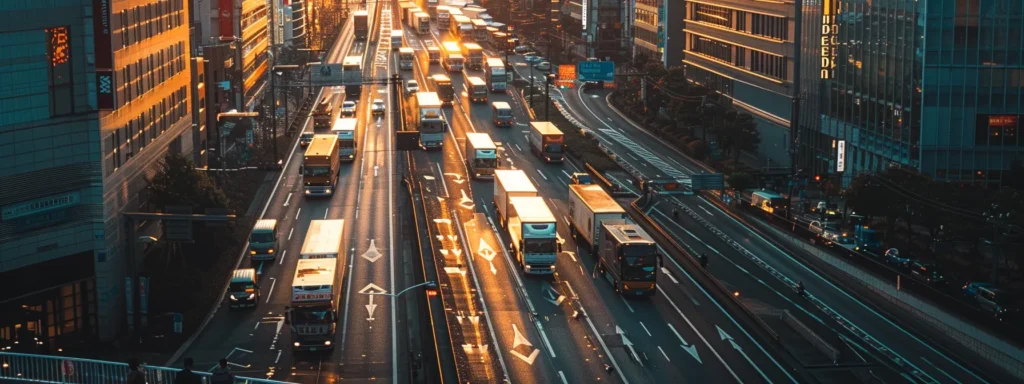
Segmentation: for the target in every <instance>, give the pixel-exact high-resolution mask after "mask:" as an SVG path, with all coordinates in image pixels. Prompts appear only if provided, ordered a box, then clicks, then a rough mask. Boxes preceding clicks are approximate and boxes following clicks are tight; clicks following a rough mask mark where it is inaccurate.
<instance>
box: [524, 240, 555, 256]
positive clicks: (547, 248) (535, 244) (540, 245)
mask: <svg viewBox="0 0 1024 384" xmlns="http://www.w3.org/2000/svg"><path fill="white" fill-rule="evenodd" d="M557 241H558V240H557V239H526V240H523V253H555V248H556V246H555V242H557Z"/></svg>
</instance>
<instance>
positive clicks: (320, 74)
mask: <svg viewBox="0 0 1024 384" xmlns="http://www.w3.org/2000/svg"><path fill="white" fill-rule="evenodd" d="M309 65H311V66H313V68H312V69H311V71H310V74H311V76H312V77H313V78H312V79H311V81H312V82H313V85H323V84H334V85H338V84H341V83H342V81H341V64H324V63H310V64H309Z"/></svg>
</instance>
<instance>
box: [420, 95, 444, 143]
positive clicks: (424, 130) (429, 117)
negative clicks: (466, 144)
mask: <svg viewBox="0 0 1024 384" xmlns="http://www.w3.org/2000/svg"><path fill="white" fill-rule="evenodd" d="M413 102H414V103H416V105H415V106H414V108H413V109H414V110H416V111H417V113H416V114H414V115H413V118H415V119H416V121H415V124H414V126H415V127H416V129H417V130H418V131H419V132H420V146H421V147H423V149H429V148H441V146H442V145H443V144H444V131H445V130H446V129H447V127H448V122H447V121H445V119H444V115H443V114H442V113H441V106H442V103H441V99H440V98H438V97H437V92H416V97H414V98H413Z"/></svg>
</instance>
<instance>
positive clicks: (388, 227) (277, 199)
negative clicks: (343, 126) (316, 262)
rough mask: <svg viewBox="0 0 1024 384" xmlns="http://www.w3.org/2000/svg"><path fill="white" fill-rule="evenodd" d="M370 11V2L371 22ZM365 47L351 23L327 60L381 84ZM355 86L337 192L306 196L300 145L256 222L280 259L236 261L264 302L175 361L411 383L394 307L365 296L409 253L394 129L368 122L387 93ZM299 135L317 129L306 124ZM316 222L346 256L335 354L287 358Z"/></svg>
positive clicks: (223, 313) (267, 373)
mask: <svg viewBox="0 0 1024 384" xmlns="http://www.w3.org/2000/svg"><path fill="white" fill-rule="evenodd" d="M374 6H375V3H370V4H369V7H370V9H369V11H370V14H371V15H374V14H375V13H374V9H373V8H374ZM384 6H385V7H386V6H387V5H384ZM385 14H387V13H385ZM378 22H379V23H380V24H381V28H389V23H390V16H384V17H383V18H377V19H373V18H371V23H378ZM368 40H369V41H362V40H358V41H357V40H356V39H354V38H353V27H352V22H351V21H349V22H347V23H346V24H345V27H344V28H343V29H342V32H341V35H340V36H339V38H338V39H337V40H336V42H335V44H334V46H333V47H332V48H331V50H330V51H328V52H327V55H326V58H325V62H327V63H341V62H342V59H343V58H344V57H345V56H362V57H363V76H364V78H366V77H372V78H385V77H387V74H388V73H389V65H390V61H389V59H390V47H389V46H387V44H388V39H386V38H384V39H374V38H372V37H371V38H370V39H368ZM361 88H362V91H361V93H360V94H359V95H358V96H355V95H353V93H354V92H351V90H348V91H349V95H348V99H349V100H358V104H359V108H358V112H357V118H358V121H359V122H358V126H359V127H360V129H358V130H357V132H356V142H357V143H358V144H357V152H356V156H355V159H354V161H353V162H351V163H348V164H346V163H343V164H342V166H341V170H340V173H339V179H338V184H337V188H336V191H335V193H334V194H333V195H332V196H330V197H326V198H316V197H305V196H304V194H303V189H302V176H301V172H299V169H300V167H301V165H302V164H301V163H302V154H303V151H302V150H301V149H300V148H298V142H296V145H295V146H294V147H293V148H292V152H291V154H290V155H289V157H288V160H287V163H286V165H285V167H284V170H283V172H282V176H281V178H280V179H279V180H278V182H277V184H276V185H275V187H274V189H273V192H272V193H271V196H270V198H269V200H268V202H267V205H266V207H265V208H264V210H263V212H262V214H261V216H260V217H261V218H268V219H277V221H278V231H279V233H280V238H279V241H280V244H281V245H280V250H279V255H278V257H277V259H275V260H274V262H270V263H264V264H252V263H250V261H249V260H247V259H245V260H243V261H242V267H246V266H249V265H251V266H252V267H254V268H257V269H258V270H259V271H260V277H259V284H260V288H261V293H262V297H261V300H260V301H261V302H260V303H258V305H257V307H256V309H255V310H245V309H242V310H230V309H229V308H228V306H227V305H222V306H221V307H220V308H218V309H217V311H216V312H215V314H214V317H213V318H212V320H211V321H210V323H209V325H208V326H207V327H206V329H205V330H204V332H203V333H202V334H201V335H200V337H199V338H198V339H197V340H195V342H193V343H192V344H191V345H190V346H189V347H188V349H187V350H186V351H185V353H183V354H182V356H181V358H184V357H192V358H194V359H195V361H196V362H197V366H198V367H199V368H201V369H208V368H212V367H213V366H214V365H215V364H216V361H217V360H219V359H220V358H222V357H226V358H227V359H228V360H229V364H230V365H231V366H232V368H233V370H234V372H235V373H236V374H238V375H241V376H250V377H268V378H272V379H277V380H287V381H293V382H325V381H326V382H332V381H336V380H346V381H370V380H373V381H377V382H381V381H382V382H399V381H403V380H407V379H406V378H405V376H404V375H405V374H406V373H407V372H406V371H405V370H403V371H401V373H400V371H399V365H400V362H399V361H398V360H399V358H398V356H399V355H398V353H397V352H398V351H399V350H404V349H406V347H405V346H404V343H405V340H406V338H405V337H404V333H403V334H402V337H399V334H398V333H397V331H398V330H397V329H396V327H395V324H396V322H398V320H396V312H395V305H394V299H393V298H390V297H387V296H380V295H378V296H373V297H371V296H370V295H366V294H365V293H391V292H394V291H395V289H396V288H395V287H396V284H399V283H401V282H399V281H396V277H395V262H396V261H395V257H396V251H397V250H399V249H400V248H408V246H406V247H403V246H402V244H401V243H402V242H404V241H406V240H405V239H398V238H396V236H395V224H396V220H394V218H395V214H396V210H395V205H396V202H395V201H394V199H395V193H394V190H395V187H394V174H395V173H394V167H393V152H392V151H391V145H392V135H391V130H390V123H391V122H390V119H389V118H388V117H387V116H388V115H387V114H385V115H383V116H374V115H372V114H371V109H370V107H369V106H370V104H371V102H372V100H373V99H376V98H380V99H384V100H390V98H389V97H388V96H387V92H388V88H387V87H386V86H379V85H376V84H375V83H374V84H366V85H363V86H362V87H361ZM317 94H318V95H320V94H321V92H320V91H319V90H317ZM318 97H319V96H318ZM318 100H319V98H318ZM304 128H305V129H306V130H312V129H313V127H312V122H311V121H309V119H307V121H306V124H305V126H304ZM320 219H344V220H345V227H344V232H345V233H344V239H345V240H344V245H345V248H344V250H343V251H344V252H343V254H342V255H339V258H338V264H339V265H338V270H339V271H340V273H339V276H340V277H339V279H338V281H336V282H335V284H336V286H340V287H342V288H343V290H342V292H343V293H342V295H341V299H340V301H341V302H340V303H339V305H340V310H339V313H340V318H339V319H338V324H337V325H336V327H337V332H336V337H335V340H333V345H334V346H336V347H335V349H334V350H333V351H332V352H330V353H299V352H294V353H293V351H292V348H291V343H292V342H291V339H290V332H289V331H288V325H287V324H285V321H284V312H285V307H286V306H287V305H289V303H290V300H291V293H292V292H291V283H292V278H293V276H294V274H295V268H296V263H297V261H296V260H297V259H298V258H299V253H300V249H301V247H302V242H303V239H304V238H305V235H306V231H307V228H308V227H309V223H310V221H311V220H320ZM403 286H404V285H403ZM405 356H406V354H405V353H403V354H401V357H402V358H404V357H405ZM176 364H180V362H176Z"/></svg>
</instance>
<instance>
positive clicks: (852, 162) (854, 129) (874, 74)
mask: <svg viewBox="0 0 1024 384" xmlns="http://www.w3.org/2000/svg"><path fill="white" fill-rule="evenodd" d="M803 18H804V20H805V21H804V23H805V25H804V28H803V34H802V35H803V36H802V41H803V42H804V44H801V50H802V54H803V56H804V57H809V58H820V59H816V60H804V61H803V64H802V65H801V71H800V73H801V78H802V81H801V84H802V86H801V91H802V92H803V93H804V94H805V95H806V98H805V99H804V102H803V103H801V112H802V113H801V115H800V127H801V129H800V142H801V146H800V148H799V155H800V163H801V166H802V167H805V168H806V169H808V170H810V171H813V172H815V173H820V174H841V175H842V176H843V177H842V179H843V181H844V185H845V184H847V183H849V181H850V180H851V179H852V177H853V176H855V175H856V174H858V173H862V172H874V171H878V170H881V169H885V168H887V167H901V168H906V169H912V170H917V171H919V172H921V173H924V174H927V175H930V176H932V177H934V178H935V179H937V180H945V181H951V182H966V183H975V184H987V185H993V186H995V185H1001V184H1006V183H1008V181H1009V180H1007V179H1008V176H1009V174H1010V170H1011V169H1012V168H1011V167H1012V165H1013V164H1014V162H1015V161H1019V160H1020V159H1022V158H1024V140H1022V139H1021V138H1020V136H1021V134H1022V132H1021V129H1022V125H1021V122H1020V120H1021V114H1022V106H1021V102H1022V92H1024V91H1022V90H1024V36H1022V35H1024V32H1022V30H1021V25H1022V22H1024V20H1022V18H1024V2H1020V1H987V0H928V1H922V0H892V1H884V2H882V1H875V2H870V1H867V2H865V1H836V0H824V1H815V2H810V1H805V5H804V13H803ZM879 25H881V26H885V28H882V29H879V28H877V26H879Z"/></svg>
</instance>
